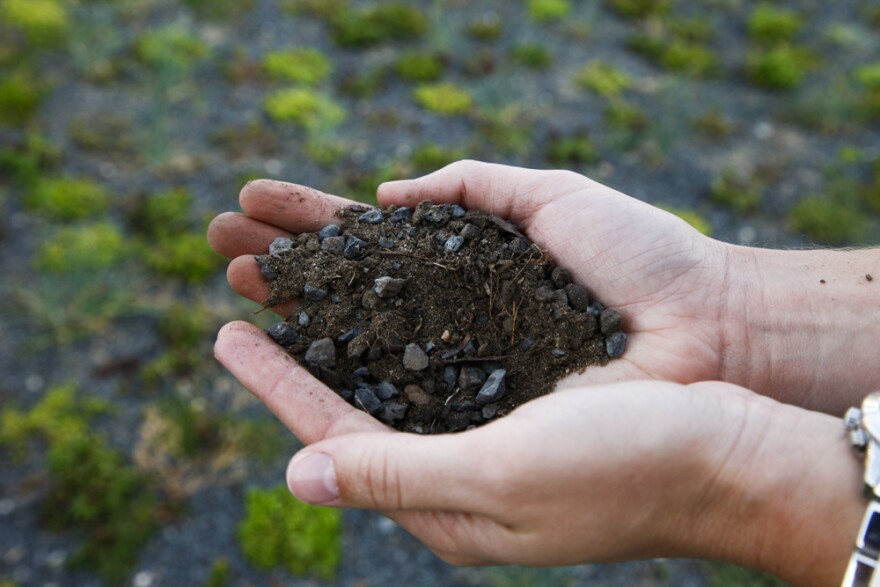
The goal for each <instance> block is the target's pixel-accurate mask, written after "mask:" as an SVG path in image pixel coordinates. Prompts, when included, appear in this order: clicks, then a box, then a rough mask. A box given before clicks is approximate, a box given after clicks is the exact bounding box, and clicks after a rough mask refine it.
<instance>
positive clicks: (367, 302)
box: [361, 289, 379, 310]
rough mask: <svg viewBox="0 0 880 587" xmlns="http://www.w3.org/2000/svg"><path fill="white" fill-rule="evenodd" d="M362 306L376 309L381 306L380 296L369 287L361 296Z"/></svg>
mask: <svg viewBox="0 0 880 587" xmlns="http://www.w3.org/2000/svg"><path fill="white" fill-rule="evenodd" d="M361 306H363V307H364V308H365V309H367V310H374V309H375V308H377V307H378V306H379V296H377V295H376V292H374V291H373V290H371V289H368V290H367V291H365V292H364V295H363V296H361Z"/></svg>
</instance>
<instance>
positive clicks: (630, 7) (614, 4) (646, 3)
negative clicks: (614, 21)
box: [608, 0, 672, 20]
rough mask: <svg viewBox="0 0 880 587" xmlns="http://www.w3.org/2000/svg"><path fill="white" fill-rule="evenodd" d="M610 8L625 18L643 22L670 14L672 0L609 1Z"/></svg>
mask: <svg viewBox="0 0 880 587" xmlns="http://www.w3.org/2000/svg"><path fill="white" fill-rule="evenodd" d="M608 6H609V7H610V8H611V9H612V10H613V11H614V12H616V13H617V14H619V15H620V16H622V17H624V18H629V19H633V20H642V19H646V18H651V17H658V16H662V15H664V14H666V13H668V12H669V9H670V8H671V7H672V0H608Z"/></svg>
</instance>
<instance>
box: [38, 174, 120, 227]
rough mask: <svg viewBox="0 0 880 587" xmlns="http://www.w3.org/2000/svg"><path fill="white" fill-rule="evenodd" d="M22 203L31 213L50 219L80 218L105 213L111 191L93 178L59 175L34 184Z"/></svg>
mask: <svg viewBox="0 0 880 587" xmlns="http://www.w3.org/2000/svg"><path fill="white" fill-rule="evenodd" d="M25 204H26V205H27V207H28V208H30V209H31V210H32V211H33V212H34V213H36V214H39V215H40V216H44V217H46V218H49V219H52V220H80V219H83V218H89V217H93V216H98V215H100V214H103V213H104V212H106V211H107V209H108V208H109V206H110V194H109V193H108V192H107V190H106V189H105V188H104V186H102V185H101V184H98V183H95V182H94V181H91V180H88V179H78V178H73V177H59V178H53V179H43V180H40V181H38V182H37V183H36V184H34V186H33V187H32V188H31V189H30V191H29V192H28V194H27V196H26V198H25Z"/></svg>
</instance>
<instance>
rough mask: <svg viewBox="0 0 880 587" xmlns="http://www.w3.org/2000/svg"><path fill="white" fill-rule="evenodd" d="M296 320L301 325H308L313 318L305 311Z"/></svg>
mask: <svg viewBox="0 0 880 587" xmlns="http://www.w3.org/2000/svg"><path fill="white" fill-rule="evenodd" d="M296 322H297V324H299V325H300V326H308V325H309V324H311V323H312V318H311V317H310V316H309V315H308V314H306V313H305V312H300V313H299V316H297V317H296Z"/></svg>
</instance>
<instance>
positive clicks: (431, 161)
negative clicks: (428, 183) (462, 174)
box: [412, 143, 466, 171]
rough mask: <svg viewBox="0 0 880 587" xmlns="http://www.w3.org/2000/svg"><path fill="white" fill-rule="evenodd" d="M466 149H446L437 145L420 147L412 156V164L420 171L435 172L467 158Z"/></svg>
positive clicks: (429, 144) (431, 144)
mask: <svg viewBox="0 0 880 587" xmlns="http://www.w3.org/2000/svg"><path fill="white" fill-rule="evenodd" d="M465 154H466V152H465V150H464V149H454V148H449V147H444V146H442V145H438V144H436V143H427V144H424V145H421V146H419V147H418V148H417V149H416V150H415V151H413V154H412V163H413V166H415V168H416V169H418V170H419V171H434V170H435V169H440V168H441V167H446V166H447V165H449V164H450V163H453V162H455V161H458V160H460V159H464V158H465Z"/></svg>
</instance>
